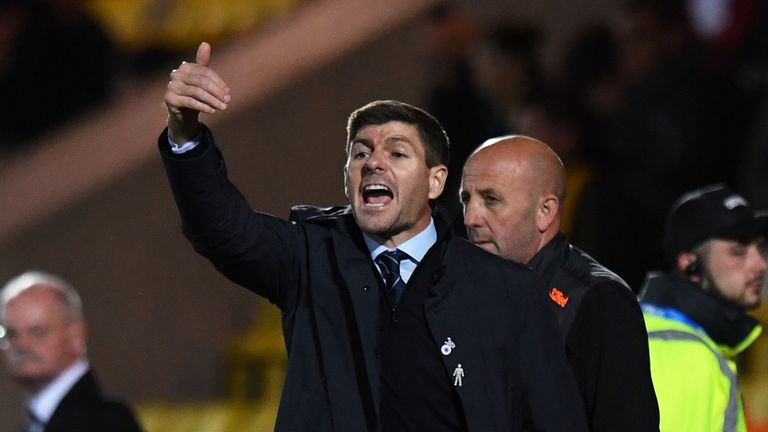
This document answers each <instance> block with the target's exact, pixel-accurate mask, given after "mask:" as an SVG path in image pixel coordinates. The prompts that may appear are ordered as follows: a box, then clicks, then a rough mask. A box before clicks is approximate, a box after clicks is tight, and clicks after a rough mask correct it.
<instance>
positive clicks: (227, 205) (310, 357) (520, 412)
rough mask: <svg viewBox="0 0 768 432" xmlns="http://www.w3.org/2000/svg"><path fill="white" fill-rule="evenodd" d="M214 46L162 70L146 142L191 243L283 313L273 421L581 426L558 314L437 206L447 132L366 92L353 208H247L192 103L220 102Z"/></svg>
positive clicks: (350, 188)
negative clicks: (156, 119)
mask: <svg viewBox="0 0 768 432" xmlns="http://www.w3.org/2000/svg"><path fill="white" fill-rule="evenodd" d="M209 60H210V46H209V45H208V44H206V43H203V44H201V46H200V48H199V49H198V54H197V61H196V62H195V63H183V64H182V65H181V66H180V67H179V69H177V70H175V71H173V72H172V73H171V77H170V78H171V79H170V82H169V83H168V90H167V92H166V94H165V103H166V106H167V107H168V112H169V118H168V130H167V131H168V132H167V133H165V132H163V134H162V135H161V136H160V138H159V142H158V145H159V148H160V151H161V154H162V157H163V162H164V164H165V168H166V171H167V173H168V177H169V180H170V183H171V188H172V190H173V194H174V197H175V199H176V204H177V206H178V207H179V211H180V213H181V218H182V225H183V229H184V233H185V235H186V236H187V237H188V238H189V239H190V240H191V241H192V243H193V245H194V247H195V249H196V250H197V251H198V252H200V253H202V254H203V255H204V256H206V257H207V258H208V259H210V260H211V261H212V262H213V264H214V265H215V266H216V268H217V269H218V270H219V271H221V272H222V273H223V274H224V275H226V276H227V277H228V278H230V279H231V280H233V281H234V282H236V283H238V284H240V285H242V286H244V287H246V288H248V289H250V290H253V291H254V292H256V293H257V294H259V295H262V296H264V297H266V298H267V299H269V300H270V301H271V302H272V303H274V304H275V305H277V306H278V307H280V309H281V310H282V314H283V330H284V336H285V341H286V346H287V350H288V357H289V360H288V371H287V376H286V381H285V385H284V389H283V395H282V400H281V403H280V409H279V413H278V417H277V422H276V429H277V430H278V431H287V430H290V431H313V432H314V431H339V432H341V431H343V432H347V431H383V432H392V431H473V432H474V431H492V430H493V431H519V430H523V428H529V429H533V430H541V431H583V430H585V426H584V416H583V413H582V409H581V406H580V401H579V397H578V393H577V390H576V386H575V382H574V379H573V375H572V373H571V372H570V370H569V369H568V365H567V362H566V359H565V355H564V352H563V349H562V346H561V344H560V340H559V335H558V333H557V323H556V320H555V318H554V316H553V314H552V312H551V310H549V308H548V306H547V304H546V297H545V296H544V295H543V294H542V292H541V290H540V289H539V288H538V287H537V281H536V279H535V275H534V274H533V273H532V272H530V271H529V270H528V269H526V268H524V267H523V266H520V265H516V264H513V263H510V262H507V261H505V260H502V259H499V258H497V257H494V256H493V255H491V254H488V253H486V252H484V251H482V250H481V249H479V248H476V247H475V246H473V245H471V244H470V243H469V242H467V241H466V240H464V239H462V238H459V237H457V236H454V235H452V234H451V229H450V227H451V225H452V224H451V222H450V221H448V220H447V219H446V218H445V217H444V215H443V214H442V213H441V212H440V211H433V204H434V201H435V200H436V199H437V198H438V197H439V196H440V194H441V193H442V191H443V187H444V185H445V180H446V177H447V168H446V164H447V162H448V140H447V137H446V136H445V133H444V132H443V130H442V127H441V126H440V124H439V123H438V122H437V121H436V120H435V119H434V118H433V117H432V116H431V115H429V114H427V113H426V112H424V111H423V110H421V109H418V108H416V107H413V106H411V105H408V104H405V103H402V102H396V101H377V102H373V103H371V104H368V105H366V106H364V107H362V108H360V109H358V110H357V111H355V112H353V113H352V114H351V116H350V118H349V122H348V127H347V134H348V139H347V143H346V151H347V163H346V165H345V167H344V179H345V191H346V195H347V197H348V199H349V202H350V205H348V206H344V207H335V208H329V209H320V208H315V207H307V206H302V207H296V208H294V209H293V211H292V213H291V217H290V220H283V219H280V218H277V217H274V216H270V215H266V214H263V213H258V212H254V211H252V210H251V208H250V206H249V205H248V203H247V202H246V201H245V199H244V198H243V196H242V195H241V194H240V193H239V191H238V190H237V189H236V188H235V186H234V185H233V184H232V183H231V182H230V181H229V179H228V178H227V175H226V165H225V164H224V161H223V159H222V155H221V152H220V150H219V149H218V148H217V147H216V146H215V144H214V142H213V136H212V134H211V132H210V131H209V130H208V129H207V128H206V127H205V126H203V125H202V124H200V123H199V121H198V113H199V112H206V113H214V112H216V111H217V110H222V109H226V108H227V104H228V103H229V100H230V91H229V88H228V87H227V85H226V83H225V82H224V81H223V80H222V79H221V78H220V77H219V76H218V74H216V72H214V71H213V70H212V69H210V68H209V67H208V62H209Z"/></svg>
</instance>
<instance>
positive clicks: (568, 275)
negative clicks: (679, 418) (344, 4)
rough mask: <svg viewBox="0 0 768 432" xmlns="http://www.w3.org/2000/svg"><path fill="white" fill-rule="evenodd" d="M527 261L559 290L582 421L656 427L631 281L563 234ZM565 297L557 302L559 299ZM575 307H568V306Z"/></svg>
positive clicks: (649, 431) (642, 431)
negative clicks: (561, 295) (591, 255)
mask: <svg viewBox="0 0 768 432" xmlns="http://www.w3.org/2000/svg"><path fill="white" fill-rule="evenodd" d="M529 265H530V266H531V267H532V268H533V269H534V270H535V271H536V272H537V273H538V274H539V275H540V276H541V277H542V279H543V280H544V283H545V284H546V285H545V286H546V287H547V288H546V289H547V291H548V292H549V291H550V290H554V289H557V290H560V292H562V294H563V297H562V299H568V301H567V302H566V303H564V304H563V306H562V307H561V306H560V305H558V304H557V303H556V302H554V301H552V302H551V303H550V304H551V307H552V308H554V309H556V310H557V311H558V312H559V315H560V317H561V322H562V323H563V324H564V327H567V329H566V328H563V330H565V331H567V333H566V334H565V335H563V336H564V339H565V346H566V353H567V355H568V359H569V360H570V363H571V366H572V367H573V371H574V374H575V376H576V382H577V383H578V386H579V390H580V391H581V396H582V399H583V401H584V408H585V411H586V414H587V423H588V424H589V427H590V430H591V431H593V432H612V431H622V432H654V431H655V432H658V430H659V406H658V403H657V401H656V393H655V392H654V389H653V382H652V380H651V366H650V360H649V355H648V334H647V332H646V330H645V321H644V320H643V314H642V311H641V310H640V305H639V303H638V301H637V298H635V295H634V294H633V292H632V290H630V288H629V286H627V284H626V283H625V282H624V281H623V280H622V279H621V278H619V277H618V276H617V275H615V274H614V273H613V272H611V271H610V270H608V269H606V268H605V267H603V266H602V265H600V263H598V262H597V261H595V260H594V259H592V258H591V257H590V256H589V255H587V254H586V253H584V252H582V251H581V250H579V249H578V248H576V247H574V246H572V245H571V244H570V243H569V242H568V239H566V238H565V236H563V235H562V234H559V235H558V236H557V237H555V238H554V239H552V240H551V241H550V242H549V243H547V245H545V246H544V248H542V249H541V251H539V253H537V254H536V256H534V257H533V259H531V261H530V263H529ZM562 299H561V300H560V301H561V303H562ZM572 309H573V310H572Z"/></svg>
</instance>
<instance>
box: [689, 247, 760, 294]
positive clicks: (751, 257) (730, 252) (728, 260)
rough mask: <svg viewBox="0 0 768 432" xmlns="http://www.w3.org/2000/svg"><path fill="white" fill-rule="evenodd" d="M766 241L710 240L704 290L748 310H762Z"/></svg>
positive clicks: (705, 258)
mask: <svg viewBox="0 0 768 432" xmlns="http://www.w3.org/2000/svg"><path fill="white" fill-rule="evenodd" d="M764 251H765V240H764V239H763V238H760V239H758V240H755V241H752V242H750V243H740V242H738V241H733V240H710V245H709V249H708V251H707V252H706V254H705V256H704V257H703V259H704V262H705V267H704V268H705V272H704V275H703V276H704V277H703V280H702V287H703V288H704V289H708V290H713V291H715V292H717V293H718V294H719V295H720V296H721V297H723V298H725V299H727V300H730V301H731V302H733V303H735V304H737V305H740V306H741V307H743V308H745V309H752V308H756V307H758V306H760V302H761V300H762V291H763V279H764V277H765V272H766V267H768V264H766V260H765V255H764Z"/></svg>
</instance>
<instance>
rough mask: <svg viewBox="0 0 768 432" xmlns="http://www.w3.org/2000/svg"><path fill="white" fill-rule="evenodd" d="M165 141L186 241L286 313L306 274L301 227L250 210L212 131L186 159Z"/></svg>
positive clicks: (163, 146) (168, 170) (168, 169)
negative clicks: (174, 152) (232, 178)
mask: <svg viewBox="0 0 768 432" xmlns="http://www.w3.org/2000/svg"><path fill="white" fill-rule="evenodd" d="M166 136H167V132H166V131H163V133H162V134H161V135H160V138H159V140H158V148H159V149H160V153H161V155H162V160H163V165H164V167H165V171H166V174H167V175H168V180H169V182H170V185H171V190H172V191H173V197H174V199H175V202H176V206H177V207H178V210H179V214H180V216H181V223H182V231H183V232H184V235H185V236H186V237H187V238H188V239H189V240H190V241H191V242H192V245H193V246H194V248H195V250H196V251H197V252H198V253H200V254H201V255H203V256H205V257H206V258H208V259H209V260H210V261H211V262H212V263H213V265H214V266H215V267H216V268H217V269H218V270H219V271H220V272H221V273H222V274H224V275H225V276H226V277H227V278H229V279H230V280H232V281H233V282H235V283H237V284H240V285H242V286H244V287H246V288H248V289H250V290H252V291H254V292H256V293H257V294H259V295H261V296H264V297H266V298H267V299H268V300H269V301H270V302H272V303H276V304H277V305H278V306H280V307H281V308H285V307H286V304H289V303H291V300H292V298H293V297H295V292H296V290H295V289H294V288H295V287H296V286H298V281H299V279H300V277H301V273H302V272H301V269H300V265H299V262H300V259H301V256H302V252H301V245H303V244H304V242H303V241H302V238H303V231H302V229H301V227H300V226H299V225H298V224H295V223H291V222H289V221H286V220H284V219H280V218H277V217H274V216H270V215H267V214H263V213H259V212H255V211H253V210H252V209H251V207H250V205H249V204H248V202H247V201H246V200H245V198H244V197H243V196H242V194H241V193H240V191H239V190H238V189H237V188H236V187H235V186H234V185H233V184H232V183H231V182H230V181H229V178H228V176H227V169H226V165H225V163H224V159H223V158H222V155H221V152H220V151H219V149H218V148H217V147H216V146H215V145H214V143H213V137H212V136H211V133H210V131H209V130H208V129H207V128H205V129H204V132H203V139H202V142H201V143H200V144H199V145H198V146H197V147H196V148H195V149H194V150H192V151H190V152H189V153H188V154H187V153H185V154H183V155H174V154H173V153H172V152H171V151H170V149H169V145H168V142H167V138H166Z"/></svg>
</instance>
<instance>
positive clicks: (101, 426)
mask: <svg viewBox="0 0 768 432" xmlns="http://www.w3.org/2000/svg"><path fill="white" fill-rule="evenodd" d="M106 431H110V432H139V431H141V427H140V426H139V423H138V422H137V420H136V418H135V417H134V415H133V413H132V412H131V409H130V408H129V407H128V406H127V405H125V404H124V403H122V402H121V401H119V400H118V399H116V398H115V397H114V396H112V395H110V394H109V393H107V392H105V391H104V390H103V389H102V388H101V386H100V385H99V382H98V381H97V380H96V377H95V376H94V375H93V372H91V371H88V372H86V373H85V375H83V376H82V377H81V378H80V379H79V380H78V381H77V382H76V383H75V385H74V386H72V388H71V389H70V390H69V392H67V394H66V395H65V396H64V398H63V399H62V400H61V402H59V405H58V406H57V407H56V410H54V412H53V415H52V416H51V418H50V419H49V420H48V423H47V424H46V426H45V429H44V430H43V432H106Z"/></svg>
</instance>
